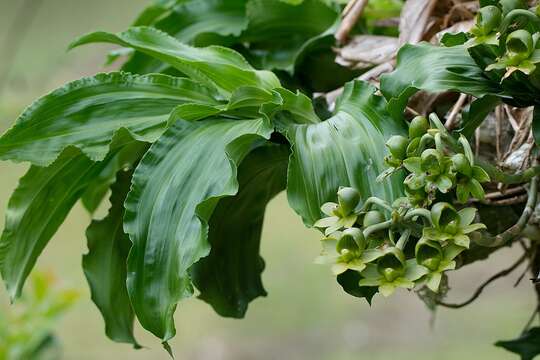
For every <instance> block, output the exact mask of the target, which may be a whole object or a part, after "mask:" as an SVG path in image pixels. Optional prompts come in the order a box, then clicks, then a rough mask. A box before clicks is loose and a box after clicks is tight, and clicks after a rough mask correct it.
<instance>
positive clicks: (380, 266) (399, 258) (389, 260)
mask: <svg viewBox="0 0 540 360" xmlns="http://www.w3.org/2000/svg"><path fill="white" fill-rule="evenodd" d="M377 271H378V272H379V274H381V275H382V276H384V278H385V279H386V280H387V281H394V280H396V279H397V278H399V277H402V276H404V275H405V254H403V251H401V250H399V249H398V248H390V249H388V250H386V254H384V255H383V256H382V257H381V258H380V259H379V261H378V263H377Z"/></svg>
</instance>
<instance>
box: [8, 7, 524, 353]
mask: <svg viewBox="0 0 540 360" xmlns="http://www.w3.org/2000/svg"><path fill="white" fill-rule="evenodd" d="M24 3H25V1H13V0H0V69H4V68H5V67H6V66H7V65H8V60H9V58H10V56H11V53H10V52H9V51H10V50H6V44H9V43H13V41H12V40H13V38H8V37H10V36H11V37H12V36H14V35H15V36H16V37H17V41H16V46H17V47H19V50H18V51H17V53H16V56H15V58H14V61H13V63H12V66H11V70H10V73H9V76H8V77H7V78H6V79H5V82H4V84H2V85H3V89H1V90H0V130H1V131H2V132H3V131H4V130H6V129H7V128H8V127H9V126H10V124H11V123H12V122H13V121H14V120H15V119H16V116H17V114H18V113H19V112H20V111H21V110H22V109H23V108H24V107H25V106H26V105H28V104H29V103H30V102H31V101H32V100H33V99H35V98H36V97H38V96H40V95H42V94H44V93H46V92H48V91H50V90H52V89H53V88H55V87H57V86H59V85H61V84H62V83H64V82H66V81H69V80H73V79H76V78H79V77H81V76H85V75H91V74H94V73H96V72H99V71H110V70H111V69H110V68H109V69H107V68H104V67H102V63H103V59H104V55H105V54H106V51H107V48H106V47H98V46H94V47H84V48H82V49H79V50H76V51H74V52H70V53H66V50H65V49H66V47H67V44H68V43H69V42H70V41H71V40H72V39H73V38H75V37H76V36H78V35H80V34H82V33H85V32H88V31H92V30H109V31H120V30H122V29H124V28H126V27H127V26H128V25H129V23H130V22H131V20H132V19H134V17H135V15H136V14H137V13H138V12H139V11H140V10H141V9H142V7H143V6H144V5H145V4H147V3H148V1H147V0H114V1H111V0H94V1H85V0H43V1H37V0H34V2H33V3H32V2H31V1H27V2H26V4H27V6H29V8H28V9H27V10H29V11H35V19H34V21H32V22H31V23H27V21H26V20H28V17H25V18H17V17H16V14H17V13H18V11H19V9H20V7H21V6H24ZM28 4H30V5H28ZM13 23H16V25H15V26H14V27H12V26H13ZM10 27H12V30H11V32H10V31H9V30H8V29H10ZM13 29H14V31H13ZM20 32H23V33H24V32H25V35H24V36H23V37H20V36H19V35H20ZM17 34H19V35H17ZM10 46H11V45H10ZM25 169H26V166H25V165H15V164H11V163H7V162H0V219H1V220H0V225H1V224H2V222H3V219H4V211H5V207H6V206H7V202H8V199H9V195H10V193H11V192H12V191H13V189H14V188H15V186H16V184H17V179H18V178H19V177H20V176H21V175H22V174H23V173H24V171H25ZM89 221H90V218H89V216H88V215H87V214H86V213H85V211H84V210H83V209H82V208H81V207H80V206H77V207H76V208H75V209H74V210H73V211H72V213H71V215H70V217H69V219H68V221H67V222H66V223H65V224H64V225H63V226H62V227H61V229H60V231H59V232H58V234H57V235H56V236H55V237H54V238H53V240H52V241H51V243H50V244H49V247H48V248H47V249H46V251H45V253H44V254H43V255H42V257H41V258H40V260H39V262H38V266H37V268H38V269H41V270H46V271H52V272H53V273H55V274H56V276H57V277H58V278H59V280H60V281H61V283H62V284H64V285H65V286H68V287H71V288H75V289H77V290H80V291H81V293H82V296H81V299H80V300H79V302H78V303H77V305H76V306H75V307H74V308H73V309H72V310H71V311H70V312H69V313H68V314H67V315H66V316H65V317H64V318H63V319H62V321H61V322H60V324H59V326H58V329H57V334H58V335H59V338H60V340H61V341H62V343H63V351H64V358H65V359H78V360H90V359H92V360H94V359H156V360H157V359H168V356H167V354H166V353H165V352H164V351H163V350H162V349H161V346H160V344H159V342H158V341H157V340H155V339H153V338H152V336H149V335H148V334H145V333H144V332H143V331H142V330H141V329H140V328H138V329H137V335H138V337H139V339H140V342H141V343H142V344H144V345H145V346H147V349H143V350H139V351H135V350H132V349H131V348H130V347H129V346H126V345H119V344H114V343H112V342H110V341H109V340H108V339H107V338H106V337H105V335H104V325H103V322H102V319H101V317H100V314H99V312H98V310H97V309H96V308H95V307H94V305H93V304H92V302H91V301H90V296H89V292H88V290H87V286H86V283H85V279H84V276H83V273H82V269H81V265H80V264H81V256H82V254H83V253H84V252H86V244H85V238H84V230H85V228H86V226H87V225H88V224H89ZM318 251H319V242H318V236H317V233H315V232H314V231H310V230H307V229H305V228H304V227H303V225H302V223H301V221H300V219H299V218H298V217H297V216H296V215H295V214H294V213H293V211H292V210H290V209H289V207H288V206H287V201H286V197H285V195H284V194H282V195H280V196H278V197H277V198H276V199H275V200H274V201H273V202H272V203H271V204H270V207H269V209H268V212H267V217H266V222H265V228H264V234H263V240H262V253H263V256H264V257H265V259H266V263H267V268H266V271H265V272H264V282H265V285H266V289H267V291H268V292H269V296H268V297H267V298H261V299H258V300H256V301H255V302H254V303H253V304H252V305H251V307H250V310H249V312H248V315H247V317H246V319H244V320H242V321H238V320H231V319H223V318H220V317H219V316H217V315H216V314H215V313H213V311H212V309H211V308H210V307H209V306H208V305H206V304H205V303H203V302H200V301H198V300H195V299H193V300H188V301H185V302H183V303H181V304H180V306H179V307H178V310H177V313H176V325H177V330H178V335H177V337H176V338H175V340H173V341H172V346H173V348H174V350H175V354H176V357H177V359H190V360H191V359H205V360H206V359H212V360H214V359H215V360H222V359H223V360H225V359H227V360H229V359H231V360H233V359H234V360H243V359H263V360H266V359H314V360H330V359H331V360H349V359H355V360H359V359H366V360H367V359H369V360H378V359H385V360H386V359H400V360H408V359H415V360H423V359H426V360H428V359H430V360H432V359H438V360H457V359H460V360H465V359H467V360H468V359H489V360H497V359H513V358H514V356H513V355H512V354H510V353H506V352H505V351H504V350H501V349H498V348H495V347H494V346H493V345H492V344H493V343H494V342H495V341H496V340H499V339H510V338H513V337H515V336H516V335H517V334H518V333H519V332H520V331H521V329H522V327H523V326H524V324H525V322H526V321H527V319H528V317H529V315H530V313H531V312H532V309H533V306H534V294H533V292H532V288H531V286H530V284H529V283H528V281H523V283H522V284H521V285H520V286H518V287H517V288H514V287H513V283H514V282H515V280H516V278H517V277H518V276H519V273H520V271H522V269H520V270H519V271H516V272H515V273H514V274H512V275H511V276H510V277H508V278H506V279H503V280H500V281H499V282H497V283H496V284H494V285H493V286H491V287H489V288H488V289H487V290H486V291H485V293H484V294H483V295H482V297H481V298H480V299H479V300H478V301H477V302H475V303H474V304H472V305H471V306H469V307H467V308H465V309H463V310H446V309H440V310H438V312H437V314H436V316H435V317H434V318H433V317H432V315H431V313H430V312H429V311H428V310H427V309H426V307H425V306H424V305H423V303H422V302H421V301H420V300H418V298H417V297H416V296H415V295H414V294H413V293H408V292H406V291H401V292H399V293H398V294H397V295H396V296H394V297H392V298H390V299H382V298H380V297H376V298H375V299H374V304H373V306H372V307H371V308H370V307H369V306H368V304H367V303H366V302H365V301H363V300H359V299H356V298H353V297H350V296H348V295H346V294H345V293H343V292H342V290H341V288H340V286H339V285H338V284H337V283H336V282H335V281H334V279H333V277H332V275H331V274H330V272H329V271H328V269H326V268H324V267H320V266H316V265H313V259H314V258H315V257H316V256H317V254H318ZM516 256H517V253H516V252H515V251H513V250H512V249H510V250H505V251H501V252H500V253H499V254H497V256H495V257H493V258H492V259H490V260H489V261H487V262H484V263H482V264H475V265H473V266H470V267H468V268H466V269H464V270H462V271H459V273H456V274H451V275H450V285H451V287H452V290H451V293H450V296H449V299H450V300H451V301H453V300H456V301H461V300H463V299H465V298H467V297H468V296H469V295H470V294H471V293H472V291H474V289H475V286H476V285H477V284H479V283H480V282H482V281H484V280H485V279H486V278H488V277H489V276H490V275H492V274H493V273H495V272H497V271H498V270H500V269H501V268H502V267H506V266H508V265H510V264H511V263H512V262H513V261H514V259H515V258H516ZM527 277H528V276H527ZM0 302H1V304H0V311H1V309H5V308H7V307H8V301H7V298H6V296H5V293H4V292H3V287H2V289H1V290H0Z"/></svg>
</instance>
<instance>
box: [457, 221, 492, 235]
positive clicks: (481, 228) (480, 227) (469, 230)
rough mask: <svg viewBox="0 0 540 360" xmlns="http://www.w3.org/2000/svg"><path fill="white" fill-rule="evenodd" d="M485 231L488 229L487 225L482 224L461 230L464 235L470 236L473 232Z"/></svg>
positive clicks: (468, 226)
mask: <svg viewBox="0 0 540 360" xmlns="http://www.w3.org/2000/svg"><path fill="white" fill-rule="evenodd" d="M483 229H487V227H486V225H484V224H481V223H476V224H471V225H467V226H464V227H463V228H462V229H461V231H462V232H463V233H464V234H470V233H472V232H473V231H477V230H483Z"/></svg>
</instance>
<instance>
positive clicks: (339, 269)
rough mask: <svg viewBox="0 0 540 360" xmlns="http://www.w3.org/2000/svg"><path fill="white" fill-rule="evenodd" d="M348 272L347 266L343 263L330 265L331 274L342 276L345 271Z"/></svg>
mask: <svg viewBox="0 0 540 360" xmlns="http://www.w3.org/2000/svg"><path fill="white" fill-rule="evenodd" d="M347 270H348V266H347V264H345V263H337V264H334V265H332V274H334V275H336V276H337V275H339V274H343V273H344V272H345V271H347Z"/></svg>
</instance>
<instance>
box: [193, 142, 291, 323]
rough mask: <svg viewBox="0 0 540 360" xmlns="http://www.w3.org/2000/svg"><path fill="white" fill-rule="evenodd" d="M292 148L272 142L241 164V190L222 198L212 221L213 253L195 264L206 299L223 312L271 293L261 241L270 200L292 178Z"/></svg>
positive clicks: (237, 313)
mask: <svg viewBox="0 0 540 360" xmlns="http://www.w3.org/2000/svg"><path fill="white" fill-rule="evenodd" d="M288 157H289V151H288V149H287V147H285V146H278V145H270V146H263V147H261V148H258V149H256V150H254V151H253V152H252V153H251V154H249V156H247V157H246V159H244V161H243V162H242V164H241V165H240V167H239V169H238V182H239V185H240V187H239V191H238V194H236V195H235V196H233V197H228V198H224V199H222V200H220V202H219V204H218V205H217V207H216V209H215V210H214V213H213V215H212V218H211V219H210V223H209V234H208V240H209V242H210V245H211V247H212V250H211V251H210V255H208V256H207V257H205V258H203V259H201V260H200V261H199V262H198V263H197V264H195V266H194V267H193V270H192V275H193V282H194V284H195V286H196V287H197V288H198V289H199V291H200V296H199V298H201V299H202V300H204V301H206V302H208V303H209V304H210V305H212V306H213V308H214V309H215V310H216V312H217V313H219V314H220V315H221V316H229V317H236V318H241V317H243V316H244V315H245V313H246V310H247V307H248V304H249V302H250V301H252V300H253V299H255V298H257V297H259V296H266V291H265V290H264V288H263V285H262V280H261V273H262V271H263V270H264V261H263V259H262V258H261V257H260V256H259V244H260V238H261V231H262V225H263V219H264V213H265V209H266V205H267V203H268V202H269V201H270V200H271V199H272V198H273V197H274V196H275V195H276V194H277V193H279V192H280V191H282V190H284V189H285V185H286V182H287V162H288Z"/></svg>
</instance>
